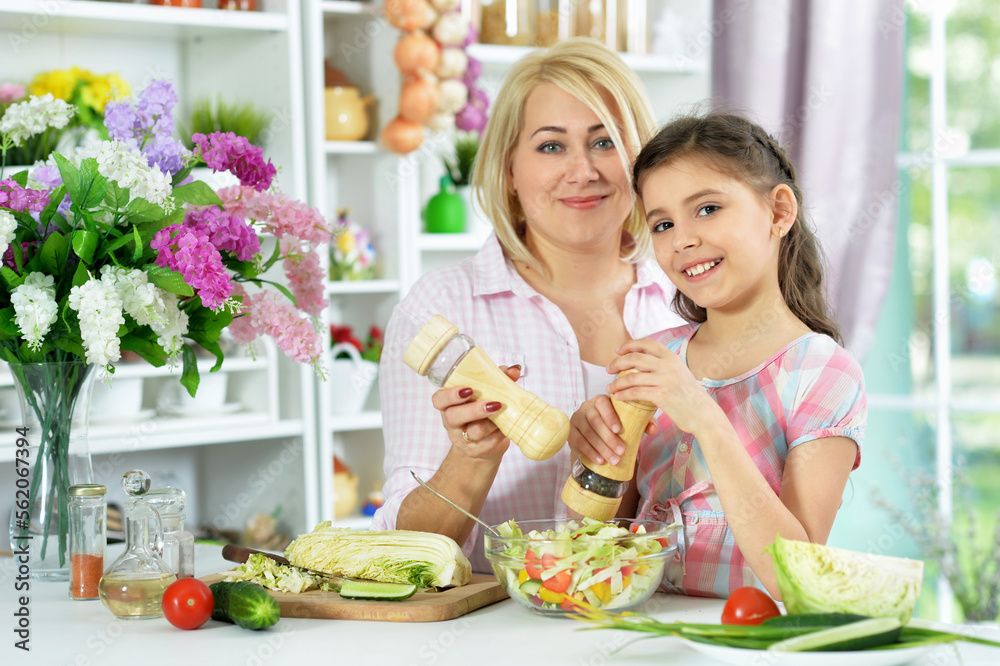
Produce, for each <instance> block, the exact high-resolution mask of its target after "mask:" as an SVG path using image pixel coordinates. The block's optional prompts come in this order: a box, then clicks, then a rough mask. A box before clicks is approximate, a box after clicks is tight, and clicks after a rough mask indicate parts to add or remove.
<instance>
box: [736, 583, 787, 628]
mask: <svg viewBox="0 0 1000 666" xmlns="http://www.w3.org/2000/svg"><path fill="white" fill-rule="evenodd" d="M778 615H781V611H780V610H778V605H777V604H776V603H774V600H773V599H771V597H769V596H767V592H764V591H763V590H760V589H757V588H756V587H741V588H738V589H736V590H734V591H733V593H732V594H731V595H729V599H727V600H726V605H725V606H724V607H723V608H722V624H760V623H761V622H763V621H764V620H766V619H767V618H769V617H777V616H778Z"/></svg>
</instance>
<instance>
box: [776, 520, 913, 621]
mask: <svg viewBox="0 0 1000 666" xmlns="http://www.w3.org/2000/svg"><path fill="white" fill-rule="evenodd" d="M767 552H769V553H770V554H771V558H772V559H773V560H774V572H775V574H776V575H777V579H778V589H779V590H780V591H781V599H782V601H783V602H784V603H785V609H786V610H787V611H788V613H789V614H790V615H800V614H802V613H856V614H858V615H868V616H870V617H895V618H899V621H900V622H902V623H904V624H905V623H906V622H908V621H909V619H910V616H911V615H913V608H914V606H916V604H917V599H918V598H919V597H920V587H921V585H922V583H923V579H924V563H923V562H921V561H920V560H911V559H907V558H904V557H889V556H886V555H873V554H870V553H860V552H856V551H853V550H845V549H843V548H831V547H830V546H821V545H819V544H815V543H809V542H806V541H791V540H788V539H782V538H781V537H780V536H779V537H778V538H777V539H775V541H774V543H773V544H771V545H770V546H768V547H767Z"/></svg>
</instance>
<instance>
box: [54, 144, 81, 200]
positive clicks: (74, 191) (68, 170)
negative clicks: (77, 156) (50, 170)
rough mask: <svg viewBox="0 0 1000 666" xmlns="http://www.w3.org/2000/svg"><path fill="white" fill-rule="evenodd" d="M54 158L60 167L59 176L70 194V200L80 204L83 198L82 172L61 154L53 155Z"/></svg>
mask: <svg viewBox="0 0 1000 666" xmlns="http://www.w3.org/2000/svg"><path fill="white" fill-rule="evenodd" d="M52 157H53V159H55V161H56V166H57V167H59V176H60V177H62V182H63V185H65V186H66V191H67V192H69V198H70V199H71V200H72V201H73V203H78V202H79V201H80V200H81V198H82V192H81V188H82V187H83V179H82V177H81V176H80V170H79V169H77V168H76V167H75V166H73V165H72V164H70V162H69V160H67V159H66V158H65V157H63V156H62V155H60V154H59V153H52Z"/></svg>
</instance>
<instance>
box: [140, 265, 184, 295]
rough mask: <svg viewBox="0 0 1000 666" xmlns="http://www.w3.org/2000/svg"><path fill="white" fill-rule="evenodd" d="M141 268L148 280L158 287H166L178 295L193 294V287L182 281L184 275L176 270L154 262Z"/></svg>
mask: <svg viewBox="0 0 1000 666" xmlns="http://www.w3.org/2000/svg"><path fill="white" fill-rule="evenodd" d="M143 270H145V271H146V274H147V275H148V276H149V281H150V282H152V283H153V284H155V285H156V286H157V287H159V288H160V289H166V290H167V291H169V292H170V293H172V294H177V295H178V296H194V289H192V288H191V286H190V285H188V283H187V282H185V281H184V276H183V275H181V274H180V273H178V272H177V271H174V270H171V269H169V268H166V267H162V266H156V265H154V264H150V265H148V266H145V267H144V268H143Z"/></svg>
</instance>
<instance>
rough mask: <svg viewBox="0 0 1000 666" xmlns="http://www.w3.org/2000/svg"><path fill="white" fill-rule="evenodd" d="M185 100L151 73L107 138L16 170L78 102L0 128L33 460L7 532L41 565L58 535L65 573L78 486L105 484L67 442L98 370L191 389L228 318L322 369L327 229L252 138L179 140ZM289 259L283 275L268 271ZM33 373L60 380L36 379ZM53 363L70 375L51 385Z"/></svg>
mask: <svg viewBox="0 0 1000 666" xmlns="http://www.w3.org/2000/svg"><path fill="white" fill-rule="evenodd" d="M176 102H177V95H176V93H175V91H174V89H173V87H172V85H171V84H169V83H167V82H165V81H153V82H152V83H151V84H150V85H149V86H148V87H147V88H146V89H144V90H143V91H142V92H141V93H139V95H138V97H137V98H136V99H125V100H121V101H113V102H109V103H108V104H107V107H106V108H105V115H104V125H105V128H106V130H107V132H108V136H109V138H108V140H106V141H103V142H101V143H99V144H98V145H95V146H93V147H91V148H82V149H76V150H72V151H66V152H65V153H59V152H56V153H53V154H52V155H51V157H50V158H49V159H48V160H46V161H45V162H38V163H35V164H34V165H33V167H32V168H30V169H29V170H26V171H21V172H20V173H17V174H13V175H10V176H8V174H6V173H5V172H4V164H5V161H6V155H7V153H8V152H9V151H10V150H11V149H12V148H13V147H14V146H16V145H20V144H22V143H23V142H24V141H25V140H27V139H28V138H30V137H31V136H34V135H36V134H37V133H39V132H44V131H45V130H46V129H47V128H48V127H53V126H54V127H59V126H65V125H66V124H67V123H68V122H69V120H70V118H72V116H73V114H74V113H75V111H76V110H75V109H74V108H73V107H72V106H70V105H69V104H67V103H66V102H63V101H62V100H58V99H48V98H47V97H46V98H38V97H31V98H30V99H29V100H26V101H24V102H21V103H20V105H24V106H23V107H21V108H18V107H19V105H14V106H13V107H11V108H10V109H9V110H8V113H7V114H6V115H5V116H4V119H3V121H2V122H0V151H2V157H3V159H2V160H0V256H2V258H3V261H2V266H0V358H2V359H3V360H5V361H7V362H8V363H9V365H10V371H11V373H12V375H13V377H14V381H15V384H16V385H17V386H18V387H19V390H20V391H21V394H22V397H23V402H22V405H23V406H24V412H25V413H24V417H25V419H26V420H28V421H30V422H32V423H33V427H30V428H28V429H26V432H25V433H23V434H24V435H25V437H24V438H23V439H24V444H23V445H22V444H21V440H18V445H19V446H23V447H24V448H25V449H26V451H29V452H30V453H29V455H28V456H27V457H28V459H29V460H30V463H31V464H33V465H34V468H33V469H32V470H31V472H30V474H29V473H28V472H27V471H26V472H25V474H23V475H22V476H23V477H24V478H26V479H27V478H29V477H30V483H28V482H25V485H26V486H30V487H29V488H26V489H25V493H24V495H25V496H24V498H23V499H24V501H23V502H21V501H18V503H17V505H16V508H15V512H14V513H15V514H16V518H17V520H16V521H15V517H12V521H11V536H12V545H14V547H15V548H16V547H17V545H15V541H16V542H17V544H18V545H21V546H24V544H25V542H26V541H27V539H26V537H28V536H29V535H31V534H30V533H31V532H36V531H37V534H34V535H31V536H33V538H32V539H31V541H30V544H31V548H36V549H39V552H38V553H35V554H34V559H35V562H36V565H35V568H36V569H38V568H39V567H40V563H41V562H42V560H43V558H46V557H48V556H50V555H51V554H52V551H53V550H54V549H52V548H48V546H47V543H48V537H49V536H50V535H57V536H58V563H53V568H54V569H58V568H62V567H64V566H65V549H66V503H67V500H68V496H67V488H68V486H69V485H70V484H72V483H87V482H92V481H93V478H92V476H93V473H92V471H91V469H90V464H89V456H88V455H86V454H85V452H84V453H83V454H82V455H80V456H75V455H74V453H73V451H71V450H70V449H71V448H72V443H71V440H72V437H71V429H72V424H73V421H72V414H73V413H74V410H75V408H76V403H77V402H78V401H79V400H85V399H86V395H87V391H88V388H89V385H88V384H87V381H88V379H89V378H92V376H93V374H94V373H92V372H91V370H92V369H93V368H95V367H96V368H99V369H100V370H99V373H98V374H103V375H105V376H106V377H107V378H108V380H109V381H110V377H111V375H113V373H114V364H115V362H117V361H118V360H119V359H120V358H121V354H122V351H124V350H127V351H130V352H134V353H135V354H138V355H139V356H140V357H141V358H143V359H145V360H146V361H147V362H149V363H150V364H152V365H154V366H162V365H165V364H169V365H171V367H173V366H174V365H175V364H178V365H179V366H180V368H181V372H180V383H181V385H182V386H183V387H184V388H185V389H186V390H187V391H188V393H189V394H190V395H192V396H193V395H194V394H195V392H196V391H197V388H198V383H199V374H198V366H197V362H196V358H195V352H194V349H193V348H192V345H193V344H197V345H200V346H201V347H203V348H204V349H206V350H208V351H209V352H210V353H211V354H212V355H214V357H215V359H216V363H215V365H214V367H213V368H212V371H216V370H218V369H219V368H220V367H221V366H222V363H223V360H224V358H223V356H224V353H223V349H222V347H221V346H220V344H219V337H220V335H221V333H222V331H223V329H225V328H227V327H228V329H229V332H230V333H231V335H232V337H233V339H234V340H235V341H236V342H237V343H238V344H247V343H250V342H252V341H253V340H254V339H255V338H256V337H257V336H258V335H268V336H271V337H273V338H274V340H275V342H276V343H277V345H278V347H279V348H281V349H282V350H283V351H284V353H285V354H286V355H288V356H290V357H292V358H294V359H295V360H296V361H299V362H303V363H311V364H314V365H315V366H316V367H320V363H319V358H320V356H321V354H322V340H321V337H320V334H319V330H318V327H317V325H316V319H315V318H316V317H318V316H319V315H320V313H321V311H322V309H323V308H324V307H325V306H326V301H325V299H324V298H323V289H322V278H323V275H322V270H321V267H320V261H319V257H318V255H317V253H316V252H315V251H314V250H315V246H316V245H317V244H319V243H324V242H326V241H327V240H328V239H329V237H330V234H331V229H330V226H329V225H328V224H327V223H326V221H325V220H324V219H323V217H322V216H321V215H320V214H319V212H318V211H316V210H315V209H314V208H311V207H309V206H307V205H305V204H303V203H301V202H298V201H294V200H292V199H290V198H288V197H287V196H286V195H284V194H282V193H281V192H279V191H278V190H277V189H276V188H275V186H274V185H273V184H272V181H273V178H274V176H275V173H276V170H275V167H274V166H273V165H272V164H271V163H270V162H265V160H264V158H263V153H262V151H261V150H260V149H259V148H257V147H255V146H253V145H251V144H250V143H249V142H248V141H247V140H246V139H243V138H240V137H236V136H235V135H232V134H224V133H214V134H211V135H208V136H206V135H203V134H196V135H194V136H193V137H192V138H193V141H194V144H195V150H194V151H193V152H191V151H188V150H187V149H185V148H184V146H183V144H182V143H180V142H179V141H177V140H175V139H174V138H173V136H172V135H173V116H172V111H173V107H174V105H175V104H176ZM12 112H13V114H12ZM201 163H204V164H207V165H208V167H210V168H211V169H212V170H214V171H229V172H231V173H232V174H233V175H235V176H236V177H238V178H239V182H240V184H239V185H234V186H231V187H226V188H223V189H220V190H219V191H213V190H212V189H211V188H210V187H209V186H208V185H206V184H204V183H202V182H199V181H191V180H190V178H189V177H188V176H189V173H190V170H191V168H192V167H193V166H195V165H198V164H201ZM278 262H281V267H282V268H283V269H284V275H285V278H286V281H285V283H277V282H274V281H271V280H269V279H265V277H264V276H265V273H266V272H267V271H268V269H270V268H271V267H272V266H275V265H276V264H277V263H278ZM32 366H38V367H41V368H43V369H45V370H46V371H48V372H49V374H48V375H47V377H48V379H42V380H38V379H34V378H33V377H32V375H31V371H30V368H31V367H32ZM56 367H59V368H69V370H63V371H62V374H61V375H59V378H58V379H57V380H56V381H53V380H52V377H53V376H54V375H53V374H52V373H51V370H52V369H53V368H56ZM18 455H19V456H20V455H21V454H20V453H19V454H18ZM78 458H79V459H80V460H82V461H83V462H82V463H81V464H80V465H79V469H77V470H76V471H74V469H73V463H74V462H80V460H78ZM18 469H19V472H18V474H19V475H21V472H20V470H21V469H25V470H27V467H25V468H22V467H21V466H20V465H18ZM19 478H20V477H19ZM19 491H20V486H19ZM19 497H20V496H19ZM56 526H58V529H56Z"/></svg>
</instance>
